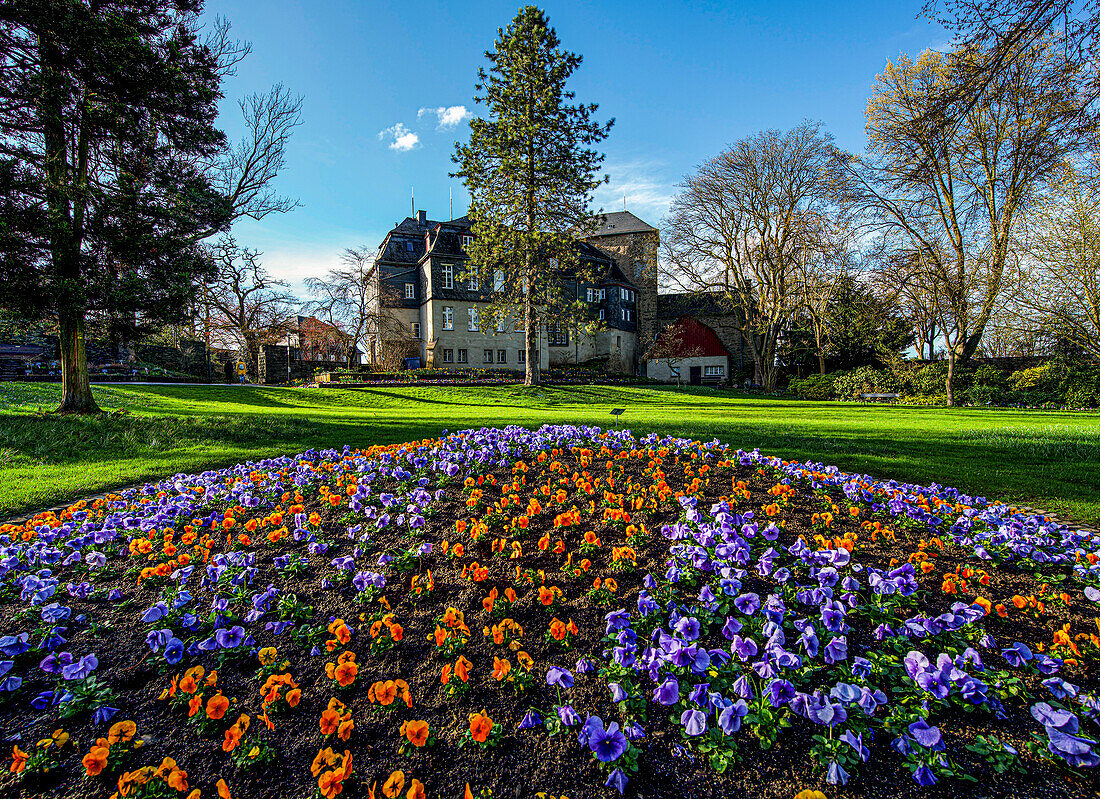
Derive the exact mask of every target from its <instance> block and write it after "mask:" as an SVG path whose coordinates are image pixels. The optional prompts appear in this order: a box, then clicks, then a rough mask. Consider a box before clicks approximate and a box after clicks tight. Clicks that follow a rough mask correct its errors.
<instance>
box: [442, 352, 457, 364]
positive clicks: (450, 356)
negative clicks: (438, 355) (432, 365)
mask: <svg viewBox="0 0 1100 799" xmlns="http://www.w3.org/2000/svg"><path fill="white" fill-rule="evenodd" d="M454 362H455V351H454V350H443V363H454Z"/></svg>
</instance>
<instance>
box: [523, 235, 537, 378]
mask: <svg viewBox="0 0 1100 799" xmlns="http://www.w3.org/2000/svg"><path fill="white" fill-rule="evenodd" d="M527 266H528V270H530V268H531V256H530V255H528V256H527ZM537 332H538V331H537V330H536V328H535V308H534V306H533V305H532V303H531V280H530V278H527V295H526V296H525V297H524V298H523V346H524V349H525V350H526V351H527V357H526V361H527V362H526V363H525V364H524V371H523V385H525V386H537V385H538V384H539V350H538V341H537V335H536V334H537Z"/></svg>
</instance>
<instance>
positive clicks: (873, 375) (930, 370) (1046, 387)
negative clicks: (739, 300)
mask: <svg viewBox="0 0 1100 799" xmlns="http://www.w3.org/2000/svg"><path fill="white" fill-rule="evenodd" d="M946 379H947V362H946V361H934V362H932V363H926V364H921V365H918V364H908V363H907V364H903V365H900V366H898V367H897V368H895V369H875V368H873V367H870V366H861V367H860V368H858V369H853V370H851V371H847V372H831V373H829V374H825V375H810V376H809V377H805V378H792V379H791V381H790V383H789V384H788V386H787V391H788V392H789V393H790V394H793V395H794V396H796V397H799V398H801V399H813V400H857V399H859V398H860V395H861V394H899V395H901V398H902V401H904V402H911V403H914V404H921V405H939V404H946V401H947V397H946V386H945V381H946ZM954 390H955V396H956V397H957V398H958V399H959V400H960V401H961V403H962V404H967V405H1028V406H1037V405H1038V406H1044V405H1045V406H1055V407H1066V408H1096V407H1100V364H1098V363H1094V362H1093V363H1090V362H1083V361H1076V362H1074V361H1066V360H1060V359H1052V360H1050V361H1047V362H1046V363H1043V364H1040V365H1039V366H1032V367H1029V368H1027V369H1019V370H1017V371H1015V372H1007V371H1004V370H1001V369H997V368H996V367H993V366H990V365H988V364H983V365H980V366H978V367H976V368H975V367H971V366H963V365H959V364H957V365H956V367H955V385H954Z"/></svg>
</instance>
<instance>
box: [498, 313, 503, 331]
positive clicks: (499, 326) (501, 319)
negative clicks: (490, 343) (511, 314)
mask: <svg viewBox="0 0 1100 799" xmlns="http://www.w3.org/2000/svg"><path fill="white" fill-rule="evenodd" d="M497 332H498V333H503V332H504V317H503V316H502V317H500V319H497Z"/></svg>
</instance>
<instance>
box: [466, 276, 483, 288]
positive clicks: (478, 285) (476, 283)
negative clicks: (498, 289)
mask: <svg viewBox="0 0 1100 799" xmlns="http://www.w3.org/2000/svg"><path fill="white" fill-rule="evenodd" d="M469 283H470V291H478V290H479V289H480V288H481V283H480V281H478V279H477V273H476V272H474V273H472V274H471V275H470V281H469Z"/></svg>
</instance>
